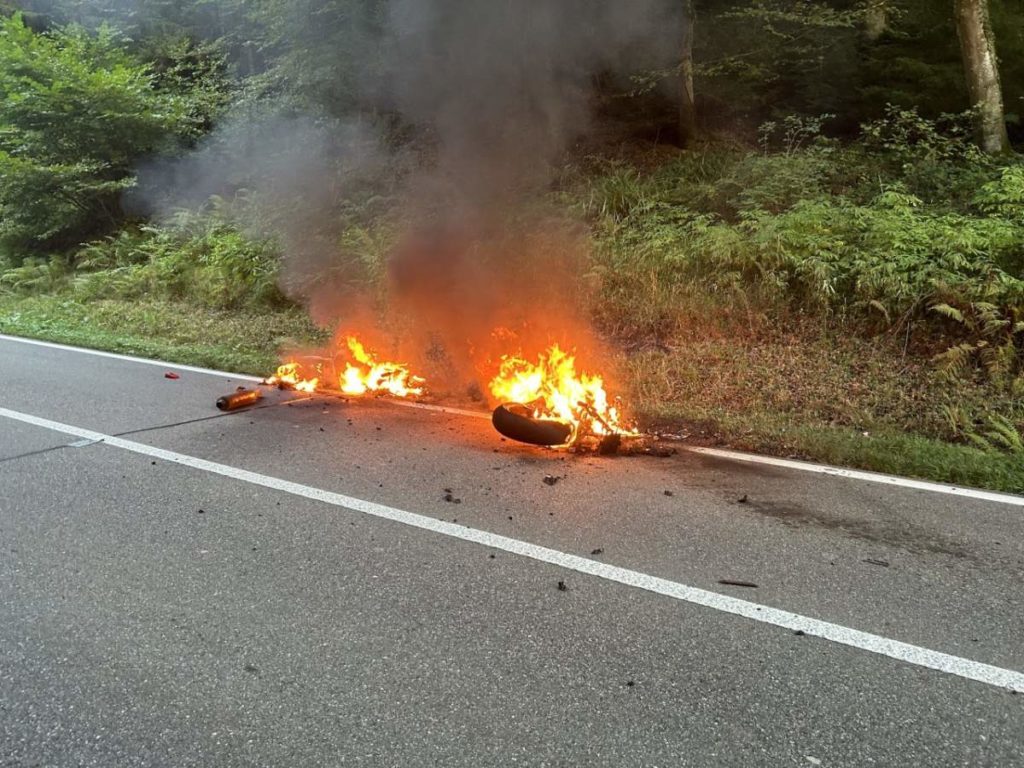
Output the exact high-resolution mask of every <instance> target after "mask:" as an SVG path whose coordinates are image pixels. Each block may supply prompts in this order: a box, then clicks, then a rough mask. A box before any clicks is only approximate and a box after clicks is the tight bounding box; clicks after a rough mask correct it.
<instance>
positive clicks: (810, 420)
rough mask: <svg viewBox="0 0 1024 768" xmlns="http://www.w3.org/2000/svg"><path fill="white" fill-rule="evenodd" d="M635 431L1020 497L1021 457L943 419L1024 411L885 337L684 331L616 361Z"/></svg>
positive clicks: (804, 330)
mask: <svg viewBox="0 0 1024 768" xmlns="http://www.w3.org/2000/svg"><path fill="white" fill-rule="evenodd" d="M621 369H622V371H623V375H624V380H623V382H622V386H623V387H624V389H625V390H627V391H630V392H631V393H633V396H634V398H635V400H634V406H635V409H636V413H637V415H638V417H639V418H640V419H641V422H642V423H644V424H645V426H648V427H653V428H657V429H664V430H665V431H671V432H676V433H680V432H681V433H683V434H685V435H686V436H687V440H688V441H689V442H691V443H695V444H700V445H711V446H728V447H730V448H735V449H738V450H747V451H753V452H756V453H765V454H769V455H775V456H783V457H790V458H799V459H805V460H810V461H819V462H823V463H826V464H834V465H837V466H845V467H852V468H857V469H865V470H870V471H874V472H883V473H887V474H894V475H903V476H908V477H915V478H920V479H925V480H933V481H936V482H944V483H950V484H954V485H966V486H974V487H981V488H988V489H992V490H999V491H1005V492H1013V493H1020V492H1024V461H1022V460H1021V456H1020V455H1015V454H1012V453H1005V452H1001V451H996V450H982V449H980V448H978V447H976V446H974V445H970V444H968V442H967V441H966V440H965V438H964V436H963V435H961V434H958V433H957V427H956V425H955V424H952V423H951V422H950V421H949V419H948V416H947V414H948V412H949V410H950V409H956V410H957V411H959V412H963V413H970V414H974V415H975V416H976V418H978V419H979V420H981V419H982V418H983V417H984V416H985V415H988V414H1005V415H1009V416H1010V417H1011V418H1013V419H1015V420H1016V422H1017V423H1019V422H1020V421H1021V420H1024V403H1022V402H1021V401H1020V399H1019V398H1013V397H1012V396H1011V395H1009V394H1007V393H1006V392H1005V391H1003V390H1000V389H999V388H998V387H996V386H995V385H993V384H992V383H991V382H988V381H986V380H985V379H984V378H983V377H981V376H979V377H976V378H973V379H971V378H966V377H961V378H949V377H945V376H942V375H940V374H938V373H937V371H936V370H935V368H934V366H933V365H932V364H931V362H930V360H929V359H928V358H927V357H924V358H922V357H921V356H920V355H918V356H913V355H908V354H905V353H904V352H903V350H902V349H901V346H900V342H899V341H898V340H897V339H894V338H890V337H878V338H875V339H865V338H862V337H857V336H853V335H849V334H843V333H842V331H841V329H831V330H829V329H822V328H815V327H808V326H806V325H805V326H804V327H800V326H799V325H796V326H790V327H789V328H788V329H787V331H785V332H772V331H761V332H760V333H757V334H752V333H749V332H747V333H741V332H735V333H732V334H724V333H722V332H721V329H718V330H717V332H716V329H714V328H712V327H708V328H706V329H704V331H702V332H698V331H696V330H695V329H693V330H691V331H690V332H689V333H688V334H687V335H686V337H685V338H682V339H677V340H676V341H675V342H674V344H673V346H671V347H662V348H658V349H646V350H642V351H638V352H635V353H633V354H631V355H629V356H628V357H627V358H625V359H624V360H623V363H622V366H621Z"/></svg>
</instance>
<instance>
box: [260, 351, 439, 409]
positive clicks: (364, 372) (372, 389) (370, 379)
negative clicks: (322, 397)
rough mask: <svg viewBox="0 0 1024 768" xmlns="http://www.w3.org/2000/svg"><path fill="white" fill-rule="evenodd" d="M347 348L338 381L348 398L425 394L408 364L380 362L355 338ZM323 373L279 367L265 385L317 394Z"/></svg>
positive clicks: (293, 366) (297, 365)
mask: <svg viewBox="0 0 1024 768" xmlns="http://www.w3.org/2000/svg"><path fill="white" fill-rule="evenodd" d="M346 346H347V354H346V356H347V357H348V358H349V360H348V361H347V362H346V363H345V370H344V372H342V373H341V374H340V376H339V377H338V388H339V389H340V390H341V391H342V392H343V393H345V394H346V395H367V394H389V395H393V396H395V397H415V396H417V395H422V394H423V385H424V383H425V382H424V380H423V379H421V378H419V377H418V376H413V375H412V373H411V372H410V371H409V368H408V367H407V366H406V365H405V364H403V363H394V362H378V361H377V360H376V359H374V357H373V355H372V354H371V353H369V352H367V351H366V348H365V347H364V346H363V345H362V344H361V343H360V341H359V340H358V339H357V338H356V337H355V336H349V337H348V338H347V340H346ZM322 369H323V366H322V365H317V366H316V370H315V375H314V372H313V371H308V370H306V369H305V368H304V366H303V365H302V364H301V363H297V362H289V363H285V364H283V365H281V366H279V367H278V369H277V372H276V373H275V374H274V375H273V376H269V377H267V378H266V379H265V380H264V382H263V383H264V384H268V385H270V386H276V387H280V388H282V389H294V390H296V391H298V392H316V391H317V389H319V388H320V382H321V380H322V379H323V370H322Z"/></svg>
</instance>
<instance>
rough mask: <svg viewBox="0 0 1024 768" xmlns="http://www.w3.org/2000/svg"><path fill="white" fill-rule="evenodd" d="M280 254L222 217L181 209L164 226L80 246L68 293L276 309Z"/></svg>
mask: <svg viewBox="0 0 1024 768" xmlns="http://www.w3.org/2000/svg"><path fill="white" fill-rule="evenodd" d="M279 256H280V254H279V252H278V250H277V248H276V247H275V246H274V244H273V243H271V242H269V241H266V240H254V239H251V238H249V237H246V236H245V235H244V234H242V233H241V232H239V231H238V230H237V229H235V228H234V227H233V226H231V225H230V224H229V223H228V222H227V221H226V220H225V219H224V218H223V217H222V216H219V215H217V214H216V213H213V214H209V213H207V214H197V213H191V212H187V211H183V212H180V213H179V214H178V216H177V217H176V218H175V219H174V221H173V222H171V223H170V224H169V225H168V226H165V227H160V228H156V227H145V228H143V229H142V230H141V231H139V232H130V231H125V232H121V233H120V234H118V235H116V236H111V237H108V238H106V239H105V240H103V241H98V242H94V243H92V244H90V245H88V246H86V247H85V248H83V249H82V250H81V251H80V252H79V253H78V256H77V266H78V268H77V270H76V276H75V279H74V294H75V295H76V296H77V297H79V298H82V299H101V298H115V297H116V298H143V297H161V298H166V299H176V300H177V299H186V298H187V299H190V300H193V301H195V302H196V303H198V304H200V305H202V306H205V307H210V308H215V309H230V308H238V307H250V308H259V307H276V306H283V305H285V304H286V303H287V302H286V300H285V299H284V297H283V296H282V294H281V292H280V290H279V289H278V287H277V271H278V260H279Z"/></svg>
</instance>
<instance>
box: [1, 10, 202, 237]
mask: <svg viewBox="0 0 1024 768" xmlns="http://www.w3.org/2000/svg"><path fill="white" fill-rule="evenodd" d="M181 120H182V104H181V100H180V99H179V98H177V97H175V96H173V95H171V94H169V93H166V92H165V93H160V92H158V91H156V90H155V89H154V88H153V81H152V77H151V75H150V73H149V71H148V69H147V67H146V66H145V65H143V64H140V63H138V62H137V61H135V60H134V59H133V58H132V57H131V56H130V55H129V54H128V53H127V52H126V51H125V50H124V49H123V48H122V47H121V46H120V43H119V41H118V39H117V37H116V35H115V34H114V33H113V32H112V31H110V30H108V29H103V30H100V31H99V32H98V33H97V34H96V35H90V34H88V33H86V32H85V31H84V30H82V29H81V28H78V27H73V26H72V27H68V28H65V29H63V30H56V31H53V32H51V33H46V34H37V33H35V32H33V31H32V30H30V29H29V28H27V27H26V26H25V24H24V23H23V21H22V19H21V17H20V16H19V15H15V16H13V17H11V18H6V19H0V249H3V250H6V251H9V252H12V253H14V254H15V255H16V256H17V255H18V254H25V253H36V254H38V253H45V252H46V251H51V250H57V249H62V248H66V247H69V246H72V245H75V244H77V243H78V242H80V241H81V240H82V239H84V238H86V237H88V236H90V235H95V234H96V233H97V232H100V231H102V230H104V229H111V228H113V227H114V226H116V225H117V223H118V222H119V220H120V208H119V204H118V197H119V195H120V193H121V192H122V191H123V190H124V189H126V188H128V187H130V186H131V185H132V184H133V179H132V173H131V170H132V165H133V163H134V162H135V160H136V159H137V158H138V157H139V156H140V155H143V154H145V153H149V152H152V151H154V150H156V149H158V148H159V147H161V146H163V145H164V144H165V143H166V142H167V141H168V139H169V138H170V137H171V136H173V135H174V134H175V132H176V131H177V130H178V129H179V127H180V125H181Z"/></svg>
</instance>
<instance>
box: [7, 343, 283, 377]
mask: <svg viewBox="0 0 1024 768" xmlns="http://www.w3.org/2000/svg"><path fill="white" fill-rule="evenodd" d="M0 341H14V342H17V343H19V344H31V345H32V346H34V347H49V348H50V349H59V350H62V351H64V352H80V353H82V354H83V355H94V356H96V357H106V358H109V359H111V360H124V361H125V362H129V363H141V364H142V365H156V366H159V367H161V368H167V369H170V370H172V371H188V372H189V373H203V374H207V375H210V376H223V377H225V378H228V379H238V380H240V381H263V379H262V378H261V377H259V376H249V375H247V374H244V373H229V372H228V371H215V370H213V369H212V368H198V367H196V366H194V365H181V364H180V363H168V362H167V361H165V360H152V359H150V358H148V357H134V356H132V355H119V354H117V353H116V352H103V351H101V350H99V349H86V348H85V347H72V346H68V345H67V344H55V343H54V342H52V341H39V340H38V339H23V338H21V337H20V336H8V335H6V334H3V333H0Z"/></svg>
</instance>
